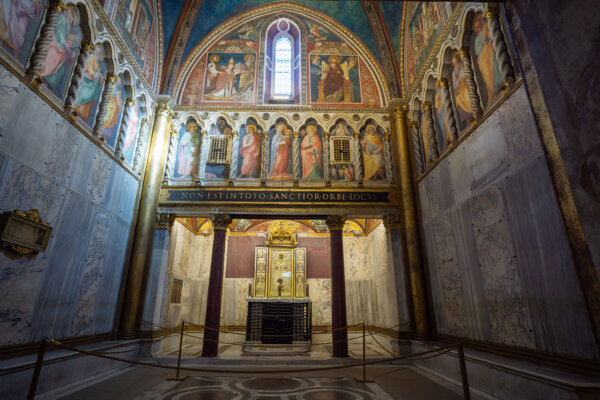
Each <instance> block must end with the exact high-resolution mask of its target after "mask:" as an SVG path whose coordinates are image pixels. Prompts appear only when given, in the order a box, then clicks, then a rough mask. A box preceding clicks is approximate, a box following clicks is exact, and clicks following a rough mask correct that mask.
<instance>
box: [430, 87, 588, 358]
mask: <svg viewBox="0 0 600 400" xmlns="http://www.w3.org/2000/svg"><path fill="white" fill-rule="evenodd" d="M448 191H450V192H451V193H450V192H448ZM440 192H441V193H440ZM448 194H451V196H452V198H451V201H450V202H448ZM419 195H420V203H421V207H422V211H423V212H422V215H423V224H424V236H425V242H426V250H427V257H428V263H429V275H430V286H431V292H432V298H433V303H434V314H435V316H436V322H437V328H438V331H439V332H440V333H445V334H449V335H454V336H459V337H466V338H472V339H477V340H482V341H486V342H493V343H498V344H506V345H512V346H519V347H524V348H532V349H536V350H541V351H547V352H550V353H555V354H563V355H569V356H576V357H586V358H593V357H595V355H596V349H595V347H594V346H593V345H592V343H593V340H592V335H591V328H590V324H589V321H588V318H587V316H586V313H585V305H584V302H583V297H582V295H581V291H580V289H579V287H578V282H577V279H576V276H575V273H574V267H573V262H572V259H571V256H570V253H569V246H568V242H567V239H566V235H565V231H564V227H563V223H562V217H561V214H560V210H559V208H558V205H557V202H556V197H555V192H554V189H553V185H552V181H551V179H550V174H549V170H548V167H547V164H546V161H545V159H544V155H543V151H542V147H541V144H540V139H539V136H538V131H537V127H536V125H535V119H534V116H533V114H532V112H531V106H530V104H529V100H528V98H527V93H526V91H525V88H523V87H521V88H519V89H517V90H516V91H515V92H514V93H513V94H512V95H511V97H510V98H508V99H507V100H506V101H505V102H504V103H502V104H501V106H500V107H499V108H498V109H497V110H496V111H495V112H494V113H493V114H492V115H490V116H489V117H488V118H487V119H486V120H485V121H484V122H483V123H482V124H481V125H480V126H479V127H478V128H477V129H476V130H475V131H474V132H473V133H472V134H471V135H470V136H469V137H468V138H467V139H466V140H465V141H463V142H462V143H461V144H460V146H458V148H456V149H455V150H453V151H452V152H451V153H450V154H449V155H448V156H447V158H446V159H445V160H443V161H442V162H441V163H440V164H439V165H438V166H436V167H435V169H434V170H433V171H431V172H430V173H429V175H428V176H426V177H425V178H424V179H423V180H421V181H420V182H419ZM567 327H568V328H567ZM574 337H576V338H577V340H573V338H574Z"/></svg>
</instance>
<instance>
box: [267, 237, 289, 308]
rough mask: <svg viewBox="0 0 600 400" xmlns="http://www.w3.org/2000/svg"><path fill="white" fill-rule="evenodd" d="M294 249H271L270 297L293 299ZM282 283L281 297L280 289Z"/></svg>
mask: <svg viewBox="0 0 600 400" xmlns="http://www.w3.org/2000/svg"><path fill="white" fill-rule="evenodd" d="M293 272H294V253H293V249H286V248H277V247H272V248H269V292H268V293H269V295H268V297H282V298H292V297H293V296H294V274H293ZM280 283H281V295H279V292H278V288H279V284H280Z"/></svg>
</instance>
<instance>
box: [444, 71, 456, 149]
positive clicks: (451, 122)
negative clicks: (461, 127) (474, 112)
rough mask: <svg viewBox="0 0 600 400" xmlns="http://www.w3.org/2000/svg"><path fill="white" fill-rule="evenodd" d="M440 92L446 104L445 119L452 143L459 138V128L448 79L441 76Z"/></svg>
mask: <svg viewBox="0 0 600 400" xmlns="http://www.w3.org/2000/svg"><path fill="white" fill-rule="evenodd" d="M440 92H441V97H442V103H443V105H444V120H445V122H446V126H447V127H448V131H449V132H448V133H449V134H450V140H451V141H452V142H451V143H448V144H452V143H454V142H455V141H456V140H457V139H458V128H457V127H456V120H455V119H454V109H453V108H452V100H451V99H450V88H449V87H448V79H446V78H440Z"/></svg>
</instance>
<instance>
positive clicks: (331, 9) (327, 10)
mask: <svg viewBox="0 0 600 400" xmlns="http://www.w3.org/2000/svg"><path fill="white" fill-rule="evenodd" d="M166 1H167V3H168V4H171V3H174V2H175V3H176V2H177V1H176V0H166ZM296 2H297V3H300V4H302V5H304V6H306V7H310V8H313V9H315V10H318V11H320V12H322V13H323V14H326V15H328V16H329V17H331V18H333V19H335V20H337V21H339V22H340V23H341V24H342V25H344V26H347V27H352V32H353V33H354V34H355V35H356V36H357V37H358V38H359V39H360V40H361V41H362V42H363V43H364V44H365V46H366V47H367V48H368V49H370V50H371V51H372V52H373V54H374V55H375V57H376V58H377V59H378V60H380V61H381V57H380V55H379V49H378V47H377V44H376V42H375V38H374V37H373V32H372V31H371V26H370V25H369V21H368V19H367V17H366V15H365V13H364V11H363V9H362V6H361V4H360V2H358V1H350V0H341V1H319V0H302V1H296ZM270 4H272V1H271V0H252V1H248V0H221V1H214V2H213V1H205V2H203V3H202V6H201V8H200V12H199V14H198V18H197V19H196V23H195V25H194V27H193V28H192V32H191V35H190V40H189V41H188V44H187V46H186V48H185V50H184V53H183V58H184V59H185V58H187V56H188V55H189V54H190V53H191V52H192V50H193V49H194V47H195V46H196V44H197V43H198V42H199V41H200V40H201V39H202V38H203V37H205V36H206V35H207V34H208V33H210V32H211V31H212V30H213V29H215V28H216V27H217V26H219V25H220V24H222V23H223V22H225V21H226V20H228V19H230V18H232V17H235V16H237V15H240V14H242V13H244V12H246V11H248V10H250V9H252V8H254V7H258V6H262V5H270ZM319 28H320V29H319V30H320V31H321V32H324V30H327V27H326V26H325V27H319ZM250 37H251V36H249V38H250ZM309 40H310V39H309Z"/></svg>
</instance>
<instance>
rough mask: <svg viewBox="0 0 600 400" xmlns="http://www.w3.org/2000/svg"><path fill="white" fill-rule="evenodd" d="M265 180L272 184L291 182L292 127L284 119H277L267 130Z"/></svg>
mask: <svg viewBox="0 0 600 400" xmlns="http://www.w3.org/2000/svg"><path fill="white" fill-rule="evenodd" d="M268 141H269V145H268V163H267V165H268V167H267V178H268V180H269V181H272V182H281V183H283V182H292V180H293V167H292V157H293V151H292V141H293V127H292V126H291V125H290V124H289V123H288V122H287V120H286V119H285V118H278V119H277V120H275V124H274V125H272V126H271V127H270V128H269V138H268Z"/></svg>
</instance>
